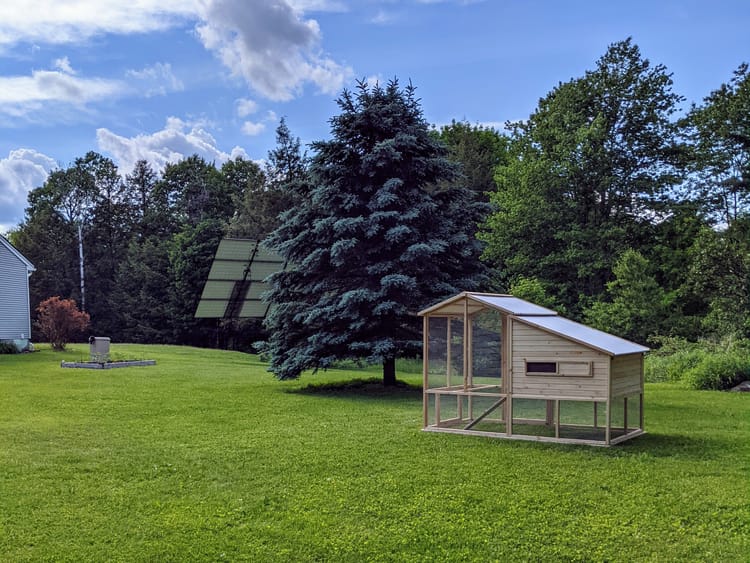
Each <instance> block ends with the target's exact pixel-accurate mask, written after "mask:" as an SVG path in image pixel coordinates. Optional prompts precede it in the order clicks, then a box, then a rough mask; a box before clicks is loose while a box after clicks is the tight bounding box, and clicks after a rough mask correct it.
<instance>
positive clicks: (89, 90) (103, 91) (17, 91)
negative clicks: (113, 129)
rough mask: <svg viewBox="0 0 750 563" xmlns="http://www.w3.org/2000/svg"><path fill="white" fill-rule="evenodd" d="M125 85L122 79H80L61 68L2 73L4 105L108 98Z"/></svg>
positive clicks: (0, 95)
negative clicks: (61, 70) (26, 72)
mask: <svg viewBox="0 0 750 563" xmlns="http://www.w3.org/2000/svg"><path fill="white" fill-rule="evenodd" d="M123 88H125V84H124V83H122V82H120V81H118V80H107V79H104V78H79V77H76V76H73V75H72V74H67V73H65V72H60V71H58V70H34V71H32V73H31V76H0V104H23V103H28V102H46V101H57V102H65V103H70V104H82V103H86V102H89V101H92V100H99V99H102V98H108V97H111V96H112V95H114V94H116V93H117V92H119V91H121V90H122V89H123Z"/></svg>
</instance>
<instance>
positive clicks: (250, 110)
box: [235, 98, 258, 117]
mask: <svg viewBox="0 0 750 563" xmlns="http://www.w3.org/2000/svg"><path fill="white" fill-rule="evenodd" d="M235 106H236V108H237V116H238V117H247V116H248V115H252V114H254V113H255V112H256V111H258V103H257V102H254V101H253V100H248V99H247V98H240V99H239V100H237V101H236V102H235Z"/></svg>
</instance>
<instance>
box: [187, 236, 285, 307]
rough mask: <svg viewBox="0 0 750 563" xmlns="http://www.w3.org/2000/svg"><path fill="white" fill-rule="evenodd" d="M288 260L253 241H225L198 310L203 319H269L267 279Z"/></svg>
mask: <svg viewBox="0 0 750 563" xmlns="http://www.w3.org/2000/svg"><path fill="white" fill-rule="evenodd" d="M285 266H286V264H285V262H284V259H283V258H282V257H281V256H279V255H278V254H276V253H275V252H273V251H272V250H269V249H267V248H265V247H264V246H262V245H261V244H260V242H259V241H256V240H249V239H223V240H222V241H221V242H220V243H219V248H217V249H216V256H215V257H214V261H213V263H212V264H211V269H210V270H209V273H208V279H207V280H206V284H205V285H204V286H203V294H202V295H201V299H200V301H199V302H198V307H197V308H196V310H195V318H199V319H201V318H202V319H237V318H252V317H259V318H262V317H265V316H266V314H267V313H268V304H267V303H265V302H264V301H263V300H262V299H261V296H262V295H263V293H264V292H265V291H266V290H268V288H269V285H268V283H266V282H265V281H264V280H265V279H266V278H267V277H268V276H270V275H272V274H275V273H276V272H280V271H282V270H283V269H284V268H285Z"/></svg>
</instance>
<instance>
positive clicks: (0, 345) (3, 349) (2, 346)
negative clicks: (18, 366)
mask: <svg viewBox="0 0 750 563" xmlns="http://www.w3.org/2000/svg"><path fill="white" fill-rule="evenodd" d="M0 354H18V348H16V345H15V344H13V343H12V342H2V341H0Z"/></svg>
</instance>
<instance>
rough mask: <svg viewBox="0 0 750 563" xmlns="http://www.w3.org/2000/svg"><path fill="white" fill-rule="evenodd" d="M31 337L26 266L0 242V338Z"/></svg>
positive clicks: (17, 338) (16, 338)
mask: <svg viewBox="0 0 750 563" xmlns="http://www.w3.org/2000/svg"><path fill="white" fill-rule="evenodd" d="M28 338H31V320H30V311H29V275H28V268H27V266H26V264H24V263H23V262H22V261H21V260H20V259H19V258H18V257H17V256H15V255H14V254H13V253H12V252H11V251H10V250H9V249H8V248H7V247H6V246H4V245H2V244H0V340H19V339H28Z"/></svg>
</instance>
